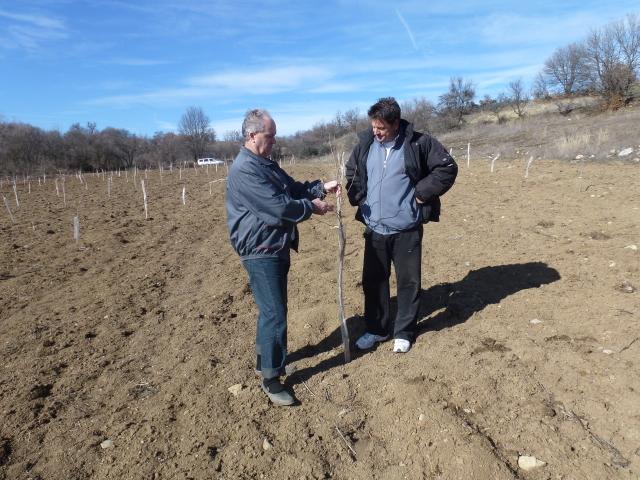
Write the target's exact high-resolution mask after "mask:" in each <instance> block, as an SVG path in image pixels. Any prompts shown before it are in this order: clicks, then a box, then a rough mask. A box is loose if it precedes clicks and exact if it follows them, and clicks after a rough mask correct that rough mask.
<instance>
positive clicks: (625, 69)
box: [585, 17, 640, 104]
mask: <svg viewBox="0 0 640 480" xmlns="http://www.w3.org/2000/svg"><path fill="white" fill-rule="evenodd" d="M628 22H629V23H628V24H627V23H622V22H619V23H612V24H609V25H608V26H606V27H605V28H603V29H602V30H594V31H592V32H591V33H590V34H589V36H588V37H587V40H586V43H585V45H586V47H585V48H586V52H587V63H588V65H589V73H590V81H591V83H592V85H593V87H594V89H595V90H597V91H599V92H600V93H601V94H602V95H603V96H604V97H605V99H607V101H608V102H609V103H610V104H611V103H614V102H615V101H616V100H615V99H616V98H618V99H620V98H621V99H624V98H625V97H627V96H628V95H629V91H630V88H631V85H632V84H633V83H634V82H635V80H636V78H637V76H636V71H635V69H636V68H637V64H638V55H639V53H638V51H637V48H638V46H634V44H636V43H637V42H638V40H637V38H635V37H636V36H637V35H640V33H638V32H636V33H631V30H632V29H635V30H637V28H638V23H637V22H636V21H635V17H629V20H628Z"/></svg>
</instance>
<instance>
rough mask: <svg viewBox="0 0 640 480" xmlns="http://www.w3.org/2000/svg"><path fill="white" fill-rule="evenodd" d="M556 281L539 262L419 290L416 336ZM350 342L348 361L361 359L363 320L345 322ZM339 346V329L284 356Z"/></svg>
mask: <svg viewBox="0 0 640 480" xmlns="http://www.w3.org/2000/svg"><path fill="white" fill-rule="evenodd" d="M558 280H560V273H558V271H557V270H556V269H554V268H551V267H549V266H548V265H547V264H546V263H542V262H529V263H520V264H511V265H497V266H492V267H482V268H479V269H477V270H471V271H470V272H469V273H468V274H467V275H466V276H465V277H464V278H463V279H462V280H460V281H458V282H455V283H441V284H438V285H434V286H432V287H430V288H429V289H427V290H424V289H423V290H422V293H421V307H420V315H419V320H418V335H421V334H423V333H426V332H430V331H437V330H442V329H443V328H447V327H451V326H453V325H457V324H460V323H464V322H466V321H467V320H468V319H469V318H470V317H471V316H473V314H475V313H477V312H480V311H481V310H483V309H484V308H485V307H486V306H487V305H491V304H494V303H499V302H500V301H501V300H502V299H504V298H506V297H508V296H509V295H513V294H514V293H517V292H520V291H522V290H527V289H530V288H538V287H540V286H541V285H546V284H549V283H553V282H556V281H558ZM396 311H397V298H396V297H393V298H392V299H391V314H392V315H395V312H396ZM347 328H348V330H349V338H350V340H351V352H352V358H356V357H358V356H360V355H361V353H359V352H358V351H357V350H356V349H355V346H354V342H355V339H356V338H358V337H359V336H360V335H362V334H363V333H364V319H363V318H361V317H360V316H358V315H356V316H353V317H350V318H348V319H347ZM340 345H342V337H341V335H340V328H336V329H335V330H334V331H333V332H332V333H331V334H330V335H329V336H327V337H325V338H324V339H322V340H321V341H320V342H318V343H317V344H315V345H306V346H304V347H302V348H300V349H299V350H297V351H295V352H292V353H291V354H290V355H289V356H288V361H289V363H293V362H297V361H299V360H302V359H304V358H309V357H313V356H315V355H319V354H321V353H324V352H328V351H331V350H333V349H336V348H337V347H339V346H340ZM343 363H344V355H343V352H342V350H340V351H339V352H338V353H337V354H336V355H333V356H331V357H329V358H327V359H324V360H322V361H321V362H320V363H318V364H317V365H314V366H312V367H307V368H304V369H301V370H298V371H296V373H295V374H294V375H292V377H291V378H290V380H289V381H290V383H293V384H296V383H300V382H301V381H306V380H308V379H309V378H311V377H313V376H314V375H315V374H317V373H319V372H323V371H327V370H330V369H332V368H333V367H336V366H338V365H342V364H343Z"/></svg>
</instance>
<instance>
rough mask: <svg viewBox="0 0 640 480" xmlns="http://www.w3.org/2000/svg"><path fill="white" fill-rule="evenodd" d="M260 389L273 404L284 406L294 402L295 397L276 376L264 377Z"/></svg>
mask: <svg viewBox="0 0 640 480" xmlns="http://www.w3.org/2000/svg"><path fill="white" fill-rule="evenodd" d="M262 390H263V391H264V393H266V394H267V397H269V400H271V402H272V403H273V404H274V405H278V406H281V407H284V406H289V405H293V404H294V403H296V399H295V398H294V397H293V395H291V394H290V393H289V392H288V391H287V389H286V388H285V387H284V385H282V383H280V379H279V378H278V377H276V378H265V379H264V380H263V381H262Z"/></svg>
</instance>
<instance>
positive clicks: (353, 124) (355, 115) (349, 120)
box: [342, 108, 360, 134]
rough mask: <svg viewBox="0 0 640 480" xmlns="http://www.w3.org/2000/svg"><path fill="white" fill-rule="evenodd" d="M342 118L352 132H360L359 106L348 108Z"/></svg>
mask: <svg viewBox="0 0 640 480" xmlns="http://www.w3.org/2000/svg"><path fill="white" fill-rule="evenodd" d="M342 119H343V121H344V123H345V124H346V126H347V128H348V129H349V131H350V132H353V133H355V134H357V133H358V124H359V121H360V111H359V110H358V109H357V108H352V109H351V110H347V111H346V112H344V115H342Z"/></svg>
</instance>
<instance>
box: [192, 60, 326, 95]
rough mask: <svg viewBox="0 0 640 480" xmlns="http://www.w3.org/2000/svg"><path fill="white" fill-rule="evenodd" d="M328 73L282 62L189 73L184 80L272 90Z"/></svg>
mask: <svg viewBox="0 0 640 480" xmlns="http://www.w3.org/2000/svg"><path fill="white" fill-rule="evenodd" d="M331 77H332V73H331V72H330V71H328V70H327V69H326V68H321V67H314V66H307V67H303V66H301V67H297V66H284V67H275V68H267V69H259V70H253V71H250V70H245V71H228V72H223V73H215V74H211V75H204V76H199V77H193V78H190V79H188V80H187V83H189V84H190V85H194V86H197V87H206V88H212V89H223V90H226V91H228V92H238V91H240V92H245V93H248V94H252V93H253V94H255V93H275V92H282V91H288V90H295V89H299V88H306V87H307V85H308V84H309V83H313V84H318V83H321V82H323V81H326V80H328V79H330V78H331Z"/></svg>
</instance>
